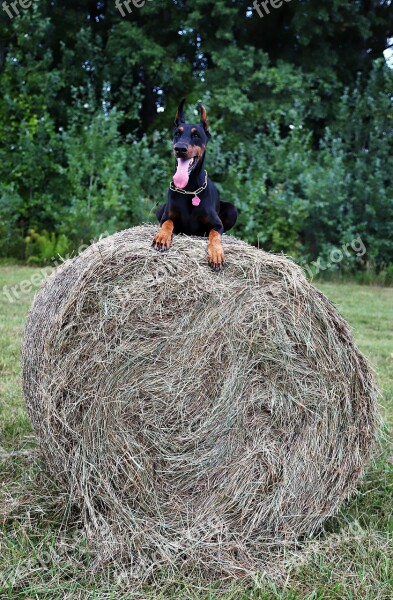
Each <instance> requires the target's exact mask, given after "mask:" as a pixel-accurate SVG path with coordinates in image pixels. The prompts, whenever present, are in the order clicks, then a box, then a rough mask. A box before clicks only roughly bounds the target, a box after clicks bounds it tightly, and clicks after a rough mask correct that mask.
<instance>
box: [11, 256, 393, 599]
mask: <svg viewBox="0 0 393 600" xmlns="http://www.w3.org/2000/svg"><path fill="white" fill-rule="evenodd" d="M33 276H34V283H35V284H37V282H38V281H39V279H40V278H41V273H40V271H39V270H38V269H33V268H27V267H16V266H2V267H0V333H1V336H0V371H1V382H0V481H1V487H0V598H1V599H8V598H12V599H22V598H23V599H26V600H27V599H33V598H34V599H35V598H37V599H39V600H46V599H61V598H70V599H72V600H74V599H77V598H81V599H82V598H83V599H85V598H97V599H98V598H99V599H104V598H105V599H109V598H116V599H117V598H124V599H125V598H129V599H133V598H137V597H141V598H176V599H179V598H184V599H188V598H204V599H206V600H207V599H209V600H213V599H215V598H218V597H219V594H218V592H214V589H211V590H209V589H206V587H205V589H204V591H201V592H196V591H194V590H193V589H191V588H189V587H187V584H186V583H184V582H173V581H171V580H169V579H168V581H163V582H162V584H161V591H160V592H157V589H155V590H149V589H146V591H145V592H144V593H143V594H142V595H141V596H136V595H135V594H129V593H127V591H126V589H125V586H124V584H123V583H122V579H121V574H119V573H113V572H112V571H111V570H110V569H108V570H107V571H105V572H100V573H94V571H93V570H92V568H91V565H90V563H89V556H88V553H87V550H86V548H85V546H84V542H83V538H82V536H81V535H80V534H79V528H78V515H77V513H74V511H72V510H69V507H68V505H67V497H66V494H65V493H64V492H63V491H62V490H61V489H58V488H57V487H56V483H55V482H52V481H51V480H50V478H49V477H48V476H47V474H46V470H45V467H44V465H42V463H41V462H40V458H39V454H38V452H37V449H36V447H35V441H34V435H33V433H32V429H31V426H30V423H29V419H28V417H27V414H26V411H25V409H24V405H23V399H22V393H21V383H20V370H19V347H20V341H21V335H22V331H23V324H24V321H25V317H26V313H27V311H28V308H29V306H30V304H31V301H32V298H33V295H34V290H35V289H37V288H36V286H34V285H33V286H32V285H31V284H30V282H31V278H32V277H33ZM23 282H24V283H23ZM21 283H22V285H21ZM316 285H317V286H318V287H319V288H320V289H321V290H322V291H323V292H324V293H325V294H326V295H327V296H328V297H329V298H330V299H331V300H333V302H335V303H336V304H337V306H338V307H339V310H340V311H341V313H342V314H343V315H344V317H346V319H347V320H348V321H349V323H350V325H351V327H352V330H353V332H354V335H355V338H356V340H357V342H358V345H359V346H360V348H361V350H363V351H364V353H365V354H366V355H367V356H368V358H369V360H370V361H371V363H372V365H373V366H374V368H375V370H376V373H377V377H378V381H379V386H380V390H381V397H380V403H381V410H382V414H383V416H384V418H385V420H386V421H387V422H388V423H389V424H391V423H392V418H393V375H392V373H393V289H389V288H376V287H361V286H357V285H351V284H345V285H344V284H339V285H338V284H318V282H317V283H316ZM4 286H6V288H4ZM387 431H388V428H386V432H387ZM386 438H388V436H386ZM392 464H393V453H392V448H391V446H390V445H389V443H388V439H386V442H385V443H384V446H383V448H382V450H381V452H380V456H379V457H378V459H377V460H376V462H375V463H374V464H373V465H371V466H370V468H369V469H368V472H367V475H366V477H365V478H364V481H363V482H362V484H361V486H360V489H359V492H358V493H357V494H356V495H355V496H353V497H352V499H351V500H350V501H349V502H347V504H346V505H345V506H344V507H343V508H342V510H341V512H340V514H339V515H337V516H336V517H334V518H332V519H330V520H329V521H328V522H327V523H326V526H325V529H324V531H321V533H320V534H319V535H318V536H317V537H314V538H313V539H312V540H310V541H307V542H306V544H305V550H306V551H305V553H304V554H303V555H302V558H301V559H299V560H297V561H296V560H294V559H293V558H292V559H291V557H289V565H288V579H287V582H286V584H285V585H284V584H282V585H280V586H277V587H275V586H273V585H271V584H266V583H263V582H260V583H259V584H255V586H254V587H252V588H250V589H248V588H244V587H242V586H241V585H240V584H239V583H234V585H233V587H232V588H231V589H230V590H229V591H228V592H226V593H225V595H224V596H223V595H221V594H220V598H222V597H223V598H225V599H226V600H228V599H229V598H233V599H235V598H236V599H244V600H245V599H248V598H250V599H257V598H258V599H262V600H264V599H266V600H270V599H283V600H296V599H300V598H301V599H309V600H311V599H313V600H316V599H320V598H321V599H322V598H324V599H325V598H326V599H329V600H330V599H333V598H334V599H340V600H341V599H348V600H349V599H355V598H362V599H364V600H380V599H381V600H382V599H386V600H387V599H388V598H389V599H390V598H392V597H393V547H392V534H393V518H392V500H393V473H392V471H393V469H392ZM66 513H67V516H68V522H69V523H70V525H68V527H67V528H66V529H65V528H64V527H63V523H64V515H65V514H66Z"/></svg>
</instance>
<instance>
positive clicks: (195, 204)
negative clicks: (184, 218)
mask: <svg viewBox="0 0 393 600" xmlns="http://www.w3.org/2000/svg"><path fill="white" fill-rule="evenodd" d="M200 203H201V199H200V198H198V196H194V198H193V199H192V205H193V206H199V205H200Z"/></svg>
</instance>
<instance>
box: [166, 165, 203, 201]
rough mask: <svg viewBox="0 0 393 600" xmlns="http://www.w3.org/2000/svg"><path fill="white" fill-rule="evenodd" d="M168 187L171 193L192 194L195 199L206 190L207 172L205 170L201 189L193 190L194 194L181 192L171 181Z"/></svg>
mask: <svg viewBox="0 0 393 600" xmlns="http://www.w3.org/2000/svg"><path fill="white" fill-rule="evenodd" d="M169 187H170V189H171V190H172V192H179V193H180V194H192V195H193V196H196V197H197V196H198V194H200V193H201V192H203V190H205V189H206V188H207V171H206V170H205V183H204V184H203V186H202V187H200V188H198V189H197V190H195V192H187V191H186V190H182V189H180V188H178V187H176V186H175V185H174V183H173V182H172V181H171V182H170V184H169Z"/></svg>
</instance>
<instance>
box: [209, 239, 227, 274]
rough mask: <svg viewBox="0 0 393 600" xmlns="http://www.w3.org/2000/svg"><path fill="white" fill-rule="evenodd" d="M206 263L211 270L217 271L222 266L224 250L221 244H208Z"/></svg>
mask: <svg viewBox="0 0 393 600" xmlns="http://www.w3.org/2000/svg"><path fill="white" fill-rule="evenodd" d="M208 263H209V267H211V268H212V269H213V271H217V272H218V271H221V270H222V269H223V268H224V251H223V249H222V246H221V244H220V245H218V244H217V245H214V246H209V251H208Z"/></svg>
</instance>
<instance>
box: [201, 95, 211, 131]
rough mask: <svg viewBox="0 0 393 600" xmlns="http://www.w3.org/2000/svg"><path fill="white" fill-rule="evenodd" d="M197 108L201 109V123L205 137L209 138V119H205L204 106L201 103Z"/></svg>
mask: <svg viewBox="0 0 393 600" xmlns="http://www.w3.org/2000/svg"><path fill="white" fill-rule="evenodd" d="M199 110H200V111H201V125H203V129H204V130H205V133H206V135H207V139H208V140H210V138H211V135H210V131H209V121H208V120H207V114H206V108H205V107H204V106H203V104H200V105H199Z"/></svg>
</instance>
